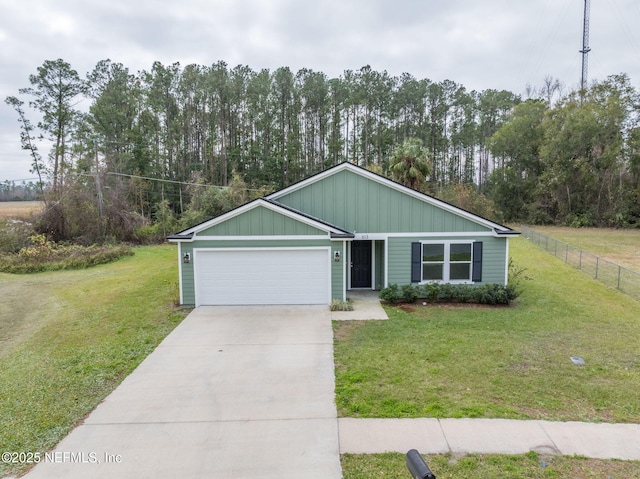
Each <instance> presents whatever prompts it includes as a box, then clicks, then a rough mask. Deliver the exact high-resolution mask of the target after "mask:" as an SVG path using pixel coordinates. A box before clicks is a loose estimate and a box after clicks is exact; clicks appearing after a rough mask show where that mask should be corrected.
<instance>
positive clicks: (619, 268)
mask: <svg viewBox="0 0 640 479" xmlns="http://www.w3.org/2000/svg"><path fill="white" fill-rule="evenodd" d="M621 269H622V268H621V267H620V265H618V289H620V270H621Z"/></svg>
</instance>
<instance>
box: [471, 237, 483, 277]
mask: <svg viewBox="0 0 640 479" xmlns="http://www.w3.org/2000/svg"><path fill="white" fill-rule="evenodd" d="M471 281H473V282H474V283H479V282H480V281H482V241H476V242H474V243H473V271H472V272H471Z"/></svg>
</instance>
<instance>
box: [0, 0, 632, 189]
mask: <svg viewBox="0 0 640 479" xmlns="http://www.w3.org/2000/svg"><path fill="white" fill-rule="evenodd" d="M583 5H584V3H583V0H529V1H522V0H482V1H479V0H441V1H440V0H394V1H391V0H386V1H385V0H315V1H313V2H312V1H306V0H180V1H168V0H167V1H161V0H21V1H17V0H0V71H1V74H0V98H1V99H2V100H3V102H2V103H0V181H3V180H6V179H9V180H19V179H25V178H32V177H33V175H32V174H31V173H29V164H30V159H29V157H28V155H27V153H26V152H23V151H21V150H20V144H19V134H20V132H19V125H18V123H17V121H16V120H17V117H16V114H15V112H14V111H13V110H12V109H11V108H10V107H9V106H7V105H6V104H4V98H6V96H7V95H17V94H18V89H19V88H22V87H27V86H29V80H28V79H29V75H30V74H34V73H36V70H37V68H38V67H39V66H41V65H42V63H43V62H44V61H45V60H55V59H57V58H62V59H63V60H65V61H66V62H68V63H69V64H71V66H72V67H73V68H74V69H75V70H77V71H78V73H80V74H81V75H85V74H86V73H87V72H89V71H91V70H92V69H93V67H94V66H95V65H96V63H97V62H98V61H100V60H104V59H111V60H112V61H113V62H118V63H122V64H124V65H125V66H127V67H128V68H129V69H130V71H132V72H137V71H140V70H149V69H150V68H151V65H152V63H153V62H154V61H156V60H157V61H160V62H162V63H163V64H165V65H166V64H170V63H174V62H179V63H180V64H181V65H183V66H185V65H188V64H190V63H197V64H201V65H211V64H213V63H215V62H217V61H219V60H224V61H226V62H227V63H228V64H229V65H230V66H231V67H233V66H236V65H238V64H242V65H247V66H249V67H251V68H252V69H254V70H260V69H261V68H269V69H271V70H274V69H276V68H278V67H281V66H288V67H290V68H291V69H292V70H293V71H294V72H296V71H298V70H299V69H301V68H310V69H312V70H315V71H321V72H324V73H325V74H327V75H328V76H329V77H338V76H340V75H341V74H342V73H343V72H344V71H345V70H349V69H351V70H357V69H359V68H360V67H362V66H364V65H370V66H371V67H372V68H373V69H375V70H379V71H382V70H386V71H387V72H389V73H390V74H391V75H400V74H401V73H403V72H408V73H411V74H412V75H414V76H415V77H416V78H429V79H430V80H433V81H442V80H445V79H449V80H453V81H455V82H457V83H460V84H462V85H464V86H465V87H466V88H467V89H468V90H478V91H481V90H485V89H489V88H492V89H506V90H510V91H513V92H514V93H519V94H520V93H523V92H524V90H525V87H526V85H527V84H532V85H534V86H538V85H540V84H542V81H543V79H544V78H545V76H548V75H551V76H553V77H554V78H558V79H559V80H560V81H561V82H563V83H564V85H565V86H566V88H567V89H573V88H575V87H577V85H578V83H579V80H580V71H581V55H580V53H578V51H579V50H580V49H581V47H582V10H583ZM638 26H640V2H638V0H592V5H591V38H590V46H591V48H592V52H591V54H590V55H589V78H590V79H604V78H605V77H607V76H608V75H611V74H617V73H622V72H625V73H627V74H628V75H629V76H630V77H631V81H632V83H633V84H634V85H635V86H640V84H639V82H640V30H639V29H638ZM25 100H28V99H26V98H25Z"/></svg>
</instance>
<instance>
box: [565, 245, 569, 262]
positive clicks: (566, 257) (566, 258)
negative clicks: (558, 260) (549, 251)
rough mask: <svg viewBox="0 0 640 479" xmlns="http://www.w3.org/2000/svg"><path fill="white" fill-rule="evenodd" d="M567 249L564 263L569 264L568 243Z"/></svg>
mask: <svg viewBox="0 0 640 479" xmlns="http://www.w3.org/2000/svg"><path fill="white" fill-rule="evenodd" d="M566 245H567V246H566V248H565V251H564V262H565V263H568V262H569V243H566Z"/></svg>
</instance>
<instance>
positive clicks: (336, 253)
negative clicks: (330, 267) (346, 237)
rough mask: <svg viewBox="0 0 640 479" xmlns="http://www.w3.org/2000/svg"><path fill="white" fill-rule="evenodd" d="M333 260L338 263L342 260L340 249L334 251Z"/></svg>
mask: <svg viewBox="0 0 640 479" xmlns="http://www.w3.org/2000/svg"><path fill="white" fill-rule="evenodd" d="M333 261H335V262H336V263H337V262H338V261H340V251H334V252H333Z"/></svg>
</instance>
